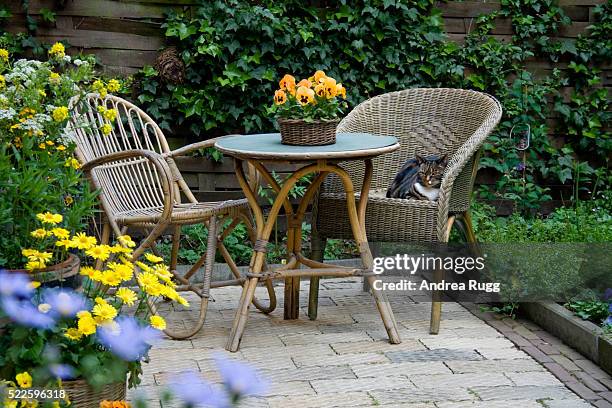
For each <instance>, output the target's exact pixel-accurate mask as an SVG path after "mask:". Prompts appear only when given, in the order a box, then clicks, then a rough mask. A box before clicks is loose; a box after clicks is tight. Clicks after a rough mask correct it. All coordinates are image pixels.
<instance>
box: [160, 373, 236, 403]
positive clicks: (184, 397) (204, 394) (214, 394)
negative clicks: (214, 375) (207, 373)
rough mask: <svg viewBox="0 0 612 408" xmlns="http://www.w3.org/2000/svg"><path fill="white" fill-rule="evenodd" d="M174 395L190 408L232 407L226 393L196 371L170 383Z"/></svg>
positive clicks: (179, 376)
mask: <svg viewBox="0 0 612 408" xmlns="http://www.w3.org/2000/svg"><path fill="white" fill-rule="evenodd" d="M170 389H171V390H172V393H173V395H174V396H175V397H176V398H178V399H179V400H181V402H183V403H184V404H185V405H186V406H188V407H214V408H225V407H230V406H231V404H230V401H229V398H228V396H227V394H226V393H224V392H223V391H221V390H219V389H218V388H216V387H214V386H213V385H212V384H211V383H209V382H208V381H205V380H204V379H202V378H201V377H200V375H199V374H198V373H197V372H196V371H188V372H185V373H181V374H179V375H178V377H177V378H176V379H175V380H174V381H173V382H172V383H170Z"/></svg>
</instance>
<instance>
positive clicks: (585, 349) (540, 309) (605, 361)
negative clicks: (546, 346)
mask: <svg viewBox="0 0 612 408" xmlns="http://www.w3.org/2000/svg"><path fill="white" fill-rule="evenodd" d="M521 310H523V311H524V312H525V314H526V315H527V317H528V318H529V319H530V320H532V321H533V322H535V323H537V324H538V325H540V326H542V327H543V328H544V329H546V331H548V332H549V333H552V334H554V335H555V336H557V337H559V338H560V339H561V340H563V342H565V343H566V344H568V345H570V346H571V347H573V348H575V349H576V350H578V351H579V352H580V353H582V354H584V355H585V356H587V357H588V358H590V359H591V361H593V362H594V363H596V364H598V365H599V366H600V367H601V368H603V369H604V370H606V371H607V372H608V373H610V374H612V341H611V340H610V338H606V337H605V335H604V332H603V330H602V329H601V328H600V327H599V326H597V325H595V324H593V323H591V322H589V321H586V320H583V319H581V318H580V317H578V316H576V315H574V314H573V313H572V312H571V311H569V310H567V309H566V308H565V307H563V306H561V305H559V304H557V303H554V302H533V303H522V304H521Z"/></svg>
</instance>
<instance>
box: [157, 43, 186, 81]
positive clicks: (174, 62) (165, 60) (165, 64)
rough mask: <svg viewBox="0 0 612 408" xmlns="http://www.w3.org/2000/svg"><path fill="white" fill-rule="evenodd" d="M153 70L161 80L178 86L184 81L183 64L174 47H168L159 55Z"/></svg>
mask: <svg viewBox="0 0 612 408" xmlns="http://www.w3.org/2000/svg"><path fill="white" fill-rule="evenodd" d="M155 70H157V72H158V73H159V76H160V77H161V79H162V80H164V81H165V82H168V83H172V84H180V83H182V82H183V81H184V80H185V63H183V60H182V59H181V57H180V56H179V54H178V51H177V50H176V48H175V47H169V48H166V49H165V50H163V51H162V52H160V53H159V55H158V56H157V60H156V61H155Z"/></svg>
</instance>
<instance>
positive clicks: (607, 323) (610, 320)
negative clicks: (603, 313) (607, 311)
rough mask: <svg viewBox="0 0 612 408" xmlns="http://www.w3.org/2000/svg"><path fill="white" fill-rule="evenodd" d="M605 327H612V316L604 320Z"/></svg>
mask: <svg viewBox="0 0 612 408" xmlns="http://www.w3.org/2000/svg"><path fill="white" fill-rule="evenodd" d="M604 325H608V326H612V316H608V318H607V319H606V320H604Z"/></svg>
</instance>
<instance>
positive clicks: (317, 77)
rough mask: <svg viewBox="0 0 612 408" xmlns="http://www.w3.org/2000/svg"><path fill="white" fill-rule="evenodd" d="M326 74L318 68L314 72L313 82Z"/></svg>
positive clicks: (318, 80)
mask: <svg viewBox="0 0 612 408" xmlns="http://www.w3.org/2000/svg"><path fill="white" fill-rule="evenodd" d="M326 76H327V75H325V72H323V71H321V70H318V71H317V72H315V73H314V80H315V82H320V81H321V79H323V78H325V77H326Z"/></svg>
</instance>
